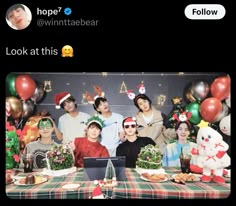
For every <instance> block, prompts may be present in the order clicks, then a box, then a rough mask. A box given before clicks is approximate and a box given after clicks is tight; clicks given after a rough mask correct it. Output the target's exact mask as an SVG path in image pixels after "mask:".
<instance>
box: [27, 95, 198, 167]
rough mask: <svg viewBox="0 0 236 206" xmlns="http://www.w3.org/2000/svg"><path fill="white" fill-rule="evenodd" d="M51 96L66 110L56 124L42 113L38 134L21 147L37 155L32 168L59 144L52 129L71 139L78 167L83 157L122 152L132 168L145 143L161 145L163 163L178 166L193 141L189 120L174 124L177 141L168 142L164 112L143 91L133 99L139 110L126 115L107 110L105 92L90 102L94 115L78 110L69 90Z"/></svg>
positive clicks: (65, 140) (63, 138) (63, 139)
mask: <svg viewBox="0 0 236 206" xmlns="http://www.w3.org/2000/svg"><path fill="white" fill-rule="evenodd" d="M54 100H55V103H56V108H62V109H64V110H65V114H63V115H62V116H61V117H59V120H58V126H57V125H56V124H55V122H54V121H53V119H52V118H51V117H43V118H42V119H41V120H40V121H39V123H38V129H39V134H40V137H39V138H38V140H37V141H34V142H30V143H28V144H27V145H26V146H25V149H24V154H25V153H26V152H27V153H33V154H34V155H37V158H35V162H34V167H35V168H42V167H44V166H45V163H44V161H43V160H44V159H45V155H46V152H47V151H48V150H49V149H50V148H51V147H52V145H53V144H59V143H56V142H55V141H54V140H53V138H52V133H53V132H55V134H56V138H57V139H58V140H59V141H61V142H62V143H63V144H66V143H70V145H71V147H72V149H73V151H74V157H75V166H77V167H83V158H84V157H112V156H125V157H126V167H130V168H134V167H135V165H136V161H137V158H138V154H139V152H140V150H141V148H142V147H144V146H146V145H148V144H152V145H158V146H159V147H160V149H161V152H162V153H163V166H179V155H180V151H181V148H182V147H185V148H186V147H192V146H193V145H192V144H194V143H191V142H188V141H187V138H188V136H189V135H190V131H191V128H190V126H191V125H190V123H189V122H188V121H185V122H179V123H178V124H177V125H176V128H175V131H176V134H177V142H175V143H172V144H168V142H169V141H168V140H169V139H168V137H166V135H163V131H164V130H165V129H166V128H165V126H164V125H163V122H164V119H163V118H164V116H163V114H162V113H161V111H159V110H156V109H155V108H154V107H153V106H152V101H151V100H150V99H149V97H148V96H147V95H145V94H138V95H137V96H136V97H135V98H134V100H133V101H134V105H135V106H136V107H137V108H138V110H139V111H138V112H137V114H136V115H135V116H134V117H125V118H124V117H123V115H121V114H118V113H115V112H112V111H111V110H110V107H109V103H108V100H107V99H106V98H105V97H104V96H98V97H96V99H95V101H94V102H93V107H94V109H95V111H96V112H97V115H95V116H91V115H89V114H87V113H84V112H81V111H79V110H78V108H77V104H76V99H75V98H74V97H73V96H72V95H71V94H70V93H68V92H62V93H59V94H57V95H55V99H54ZM173 130H174V129H173ZM24 154H23V155H24Z"/></svg>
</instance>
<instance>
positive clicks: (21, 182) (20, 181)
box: [14, 177, 48, 186]
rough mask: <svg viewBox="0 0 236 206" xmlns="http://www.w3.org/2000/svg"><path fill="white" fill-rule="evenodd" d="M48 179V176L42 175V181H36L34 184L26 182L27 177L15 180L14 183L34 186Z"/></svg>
mask: <svg viewBox="0 0 236 206" xmlns="http://www.w3.org/2000/svg"><path fill="white" fill-rule="evenodd" d="M47 181H48V179H47V178H46V177H41V181H38V182H35V183H34V184H25V178H22V179H19V180H17V181H15V182H14V184H15V185H19V186H32V185H38V184H42V183H44V182H47Z"/></svg>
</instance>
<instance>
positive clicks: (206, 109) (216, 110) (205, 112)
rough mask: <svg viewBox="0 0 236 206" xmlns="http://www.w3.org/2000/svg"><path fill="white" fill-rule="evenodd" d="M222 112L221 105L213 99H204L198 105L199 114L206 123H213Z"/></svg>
mask: <svg viewBox="0 0 236 206" xmlns="http://www.w3.org/2000/svg"><path fill="white" fill-rule="evenodd" d="M221 111H222V103H221V101H220V100H219V99H217V98H215V97H210V98H207V99H205V100H204V101H203V102H202V103H201V105H200V114H201V116H202V119H203V120H205V121H206V122H213V121H214V120H215V119H216V118H217V116H218V115H219V114H220V113H221Z"/></svg>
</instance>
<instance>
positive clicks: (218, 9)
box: [184, 4, 226, 20]
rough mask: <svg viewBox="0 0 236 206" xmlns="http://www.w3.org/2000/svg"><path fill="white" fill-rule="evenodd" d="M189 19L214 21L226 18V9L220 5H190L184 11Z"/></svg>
mask: <svg viewBox="0 0 236 206" xmlns="http://www.w3.org/2000/svg"><path fill="white" fill-rule="evenodd" d="M184 13H185V16H186V17H187V18H188V19H199V20H208V19H209V20H214V19H222V18H223V17H224V16H225V13H226V11H225V8H224V7H223V6H222V5H220V4H189V5H188V6H186V8H185V10H184Z"/></svg>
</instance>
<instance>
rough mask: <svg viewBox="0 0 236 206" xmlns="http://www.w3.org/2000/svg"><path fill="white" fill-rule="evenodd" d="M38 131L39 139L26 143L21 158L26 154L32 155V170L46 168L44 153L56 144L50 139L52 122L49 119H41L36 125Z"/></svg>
mask: <svg viewBox="0 0 236 206" xmlns="http://www.w3.org/2000/svg"><path fill="white" fill-rule="evenodd" d="M37 127H38V129H39V137H38V139H37V140H36V141H33V142H30V143H28V144H27V145H26V146H25V148H24V151H23V157H24V156H26V154H32V155H33V157H34V160H33V168H44V167H46V161H45V160H44V159H45V157H46V152H47V151H49V150H50V149H51V148H52V146H53V145H54V144H57V143H56V142H54V140H53V139H52V133H53V131H54V127H53V122H52V120H51V118H50V117H43V118H42V119H41V120H40V121H39V122H38V125H37Z"/></svg>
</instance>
